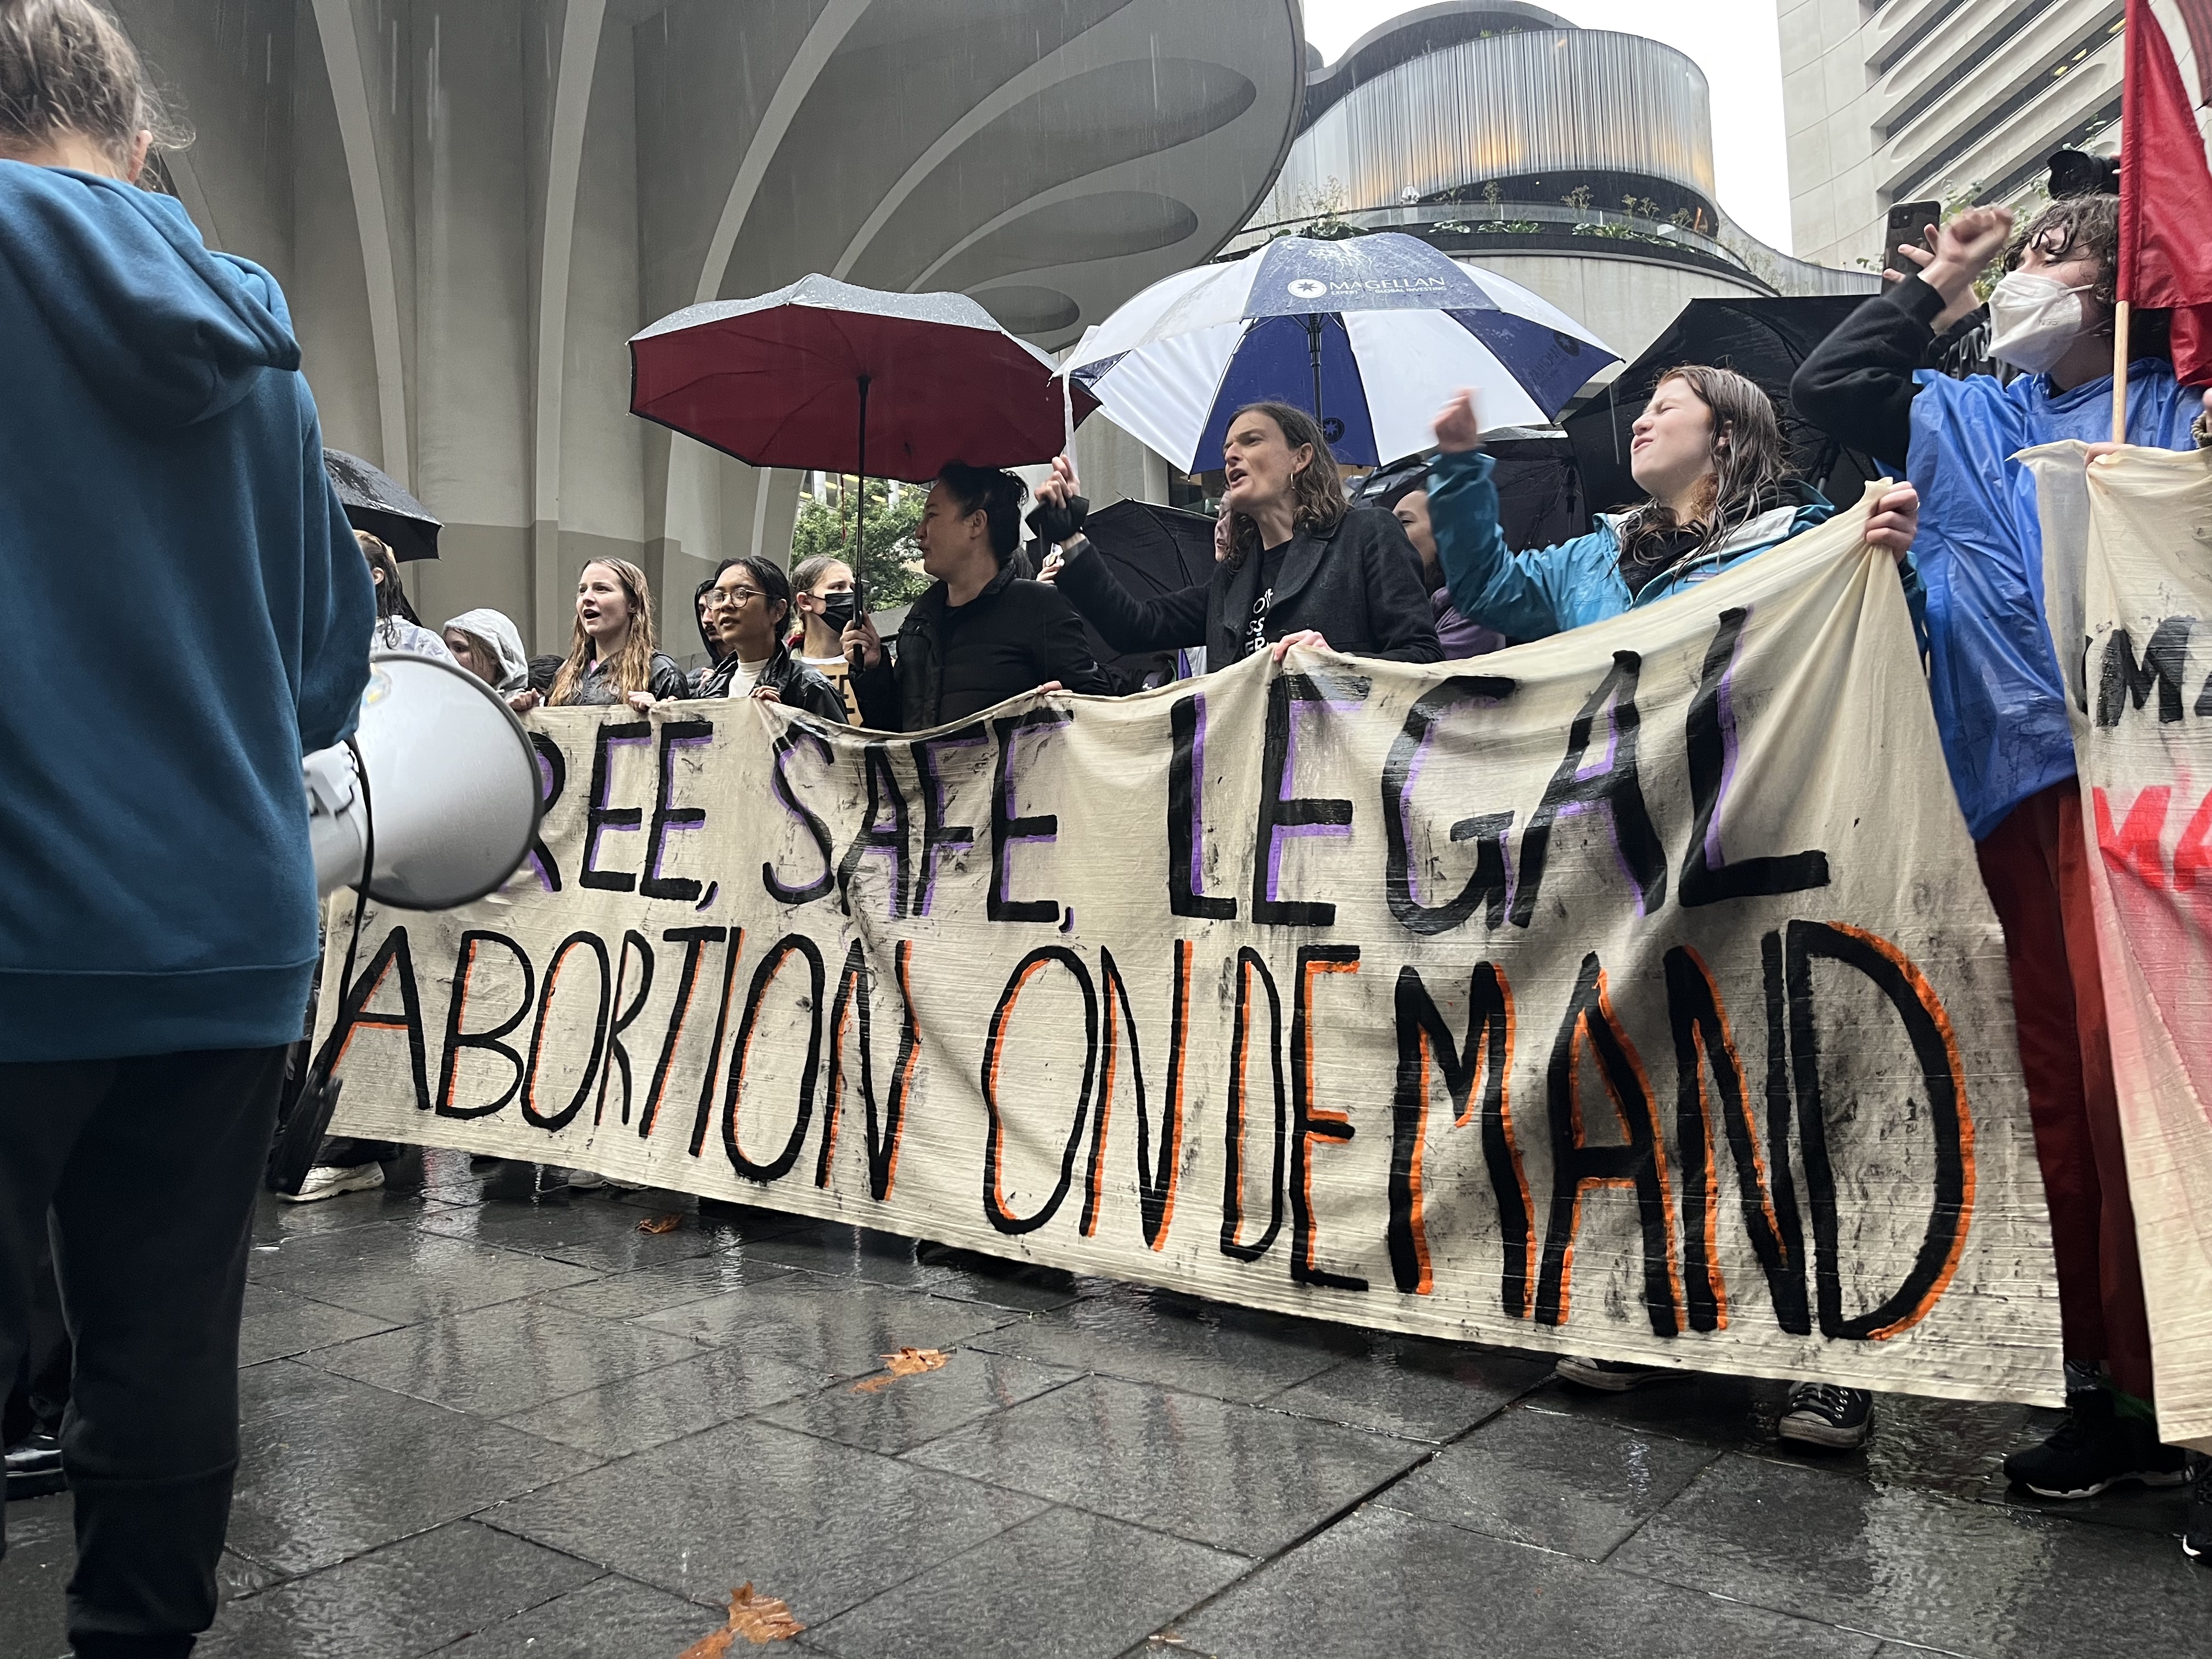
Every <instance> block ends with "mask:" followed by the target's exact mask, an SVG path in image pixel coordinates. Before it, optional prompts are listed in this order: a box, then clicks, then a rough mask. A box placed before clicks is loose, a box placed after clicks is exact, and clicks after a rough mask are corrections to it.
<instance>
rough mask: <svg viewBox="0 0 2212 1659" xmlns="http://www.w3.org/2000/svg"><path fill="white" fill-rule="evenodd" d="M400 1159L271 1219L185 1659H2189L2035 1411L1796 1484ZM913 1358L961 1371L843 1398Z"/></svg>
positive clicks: (49, 1651)
mask: <svg viewBox="0 0 2212 1659" xmlns="http://www.w3.org/2000/svg"><path fill="white" fill-rule="evenodd" d="M398 1170H399V1171H400V1174H399V1176H398V1180H397V1181H396V1182H395V1185H394V1186H393V1187H392V1188H386V1190H385V1191H383V1192H380V1193H367V1194H353V1195H350V1196H348V1197H344V1198H340V1199H337V1200H331V1201H330V1202H327V1203H323V1204H318V1205H313V1206H302V1207H296V1208H294V1207H288V1206H279V1205H276V1203H274V1202H273V1201H267V1202H265V1203H264V1211H263V1213H262V1216H261V1218H260V1221H259V1224H258V1230H257V1233H256V1237H255V1247H254V1253H253V1256H252V1284H251V1285H250V1286H249V1289H248V1291H247V1299H246V1326H245V1332H244V1337H243V1344H242V1351H241V1352H240V1363H241V1364H242V1365H243V1366H244V1368H245V1369H244V1370H243V1372H242V1373H241V1384H242V1389H241V1392H242V1395H243V1409H244V1419H245V1428H244V1439H245V1461H244V1465H243V1468H241V1470H240V1476H239V1482H238V1494H237V1502H236V1506H235V1509H234V1513H233V1516H232V1520H231V1529H230V1543H229V1548H228V1553H227V1554H226V1557H225V1573H224V1583H225V1593H226V1596H227V1598H228V1599H227V1604H226V1606H225V1607H224V1608H223V1611H222V1616H221V1617H220V1618H219V1619H218V1620H217V1621H216V1626H215V1629H214V1630H213V1632H210V1635H209V1637H208V1638H206V1639H205V1640H204V1642H203V1644H202V1645H201V1648H200V1652H201V1653H202V1654H204V1655H206V1656H209V1659H278V1656H283V1659H291V1656H321V1655H332V1656H337V1655H345V1656H349V1659H356V1656H370V1659H414V1656H418V1655H426V1654H433V1653H435V1654H441V1655H452V1656H460V1659H522V1656H530V1659H586V1656H591V1659H599V1656H614V1659H675V1656H677V1655H678V1653H680V1652H681V1651H682V1650H684V1648H685V1647H686V1646H687V1645H689V1644H691V1643H692V1642H694V1641H696V1640H697V1639H698V1638H700V1637H702V1636H704V1635H705V1634H707V1633H708V1632H711V1631H714V1630H715V1629H717V1628H719V1626H720V1620H721V1616H722V1608H723V1606H724V1604H725V1602H726V1599H727V1596H728V1593H729V1591H730V1589H731V1588H732V1586H734V1585H737V1584H741V1583H752V1584H754V1585H756V1586H757V1589H758V1592H759V1593H760V1594H762V1595H771V1596H777V1597H781V1598H782V1599H783V1600H784V1601H787V1602H788V1603H789V1605H790V1607H791V1610H792V1612H793V1615H794V1616H795V1617H796V1618H798V1619H799V1620H801V1621H802V1622H803V1623H804V1624H805V1626H806V1629H805V1634H804V1635H803V1636H801V1637H799V1638H796V1639H795V1640H793V1641H791V1642H788V1643H787V1644H781V1646H780V1647H775V1648H765V1649H762V1650H759V1651H763V1652H775V1651H783V1652H789V1653H793V1654H801V1653H804V1654H812V1655H830V1656H839V1659H878V1656H881V1659H908V1656H911V1659H923V1656H930V1659H934V1656H957V1659H1043V1656H1053V1659H1079V1656H1092V1655H1096V1656H1099V1659H1115V1656H1128V1659H1137V1656H1169V1655H1214V1656H1219V1659H1263V1656H1285V1659H1287V1656H1298V1659H1310V1656H1338V1655H1343V1656H1374V1659H1424V1656H1455V1659H1456V1656H1466V1655H1486V1654H1498V1655H1512V1656H1516V1659H1549V1656H1559V1659H1593V1656H1615V1655H1621V1656H1627V1655H1636V1656H1643V1655H1650V1656H1655V1659H1656V1656H1670V1659H1671V1656H1675V1655H1683V1654H1692V1655H1698V1656H1700V1659H1720V1656H1730V1655H1747V1656H1761V1659H1764V1656H1797V1655H1803V1656H1807V1659H1812V1656H1822V1659H1826V1656H1838V1659H1844V1656H1849V1659H1867V1656H1875V1655H1879V1656H1881V1659H1902V1656H1904V1655H1905V1654H1907V1653H1910V1652H1916V1651H1930V1650H1932V1651H1936V1652H1941V1653H1948V1654H1960V1655H1972V1656H1991V1659H1995V1656H2028V1655H2042V1654H2050V1655H2054V1656H2057V1655H2063V1656H2067V1659H2077V1656H2081V1655H2085V1654H2126V1655H2146V1656H2148V1655H2160V1656H2163V1655H2175V1656H2179V1655H2185V1654H2204V1653H2212V1572H2206V1571H2201V1570H2198V1569H2195V1568H2192V1567H2191V1566H2190V1565H2188V1564H2187V1563H2186V1562H2185V1560H2184V1559H2183V1557H2182V1555H2181V1553H2180V1550H2179V1547H2178V1545H2177V1543H2176V1541H2175V1534H2177V1533H2178V1531H2179V1525H2180V1504H2181V1499H2180V1498H2179V1495H2178V1494H2177V1493H2174V1492H2161V1493H2156V1494H2147V1495H2146V1494H2137V1495H2133V1496H2128V1497H2121V1498H2106V1499H2101V1500H2097V1501H2095V1502H2093V1503H2089V1504H2080V1505H2074V1506H2069V1507H2065V1508H2064V1509H2063V1510H2060V1509H2059V1508H2058V1507H2057V1506H2050V1507H2046V1508H2040V1509H2039V1508H2037V1507H2034V1506H2033V1505H2031V1504H2025V1503H2023V1502H2021V1501H2020V1500H2019V1499H2018V1498H2016V1497H2015V1496H2013V1495H2011V1494H2008V1492H2007V1491H2006V1489H2005V1488H2004V1486H2003V1485H2002V1480H2000V1479H1999V1478H1998V1476H1997V1475H1996V1464H1997V1460H1998V1459H1999V1458H2000V1457H2001V1456H2002V1455H2003V1454H2004V1453H2005V1452H2007V1451H2008V1450H2010V1449H2013V1448H2014V1447H2015V1446H2018V1445H2021V1444H2026V1443H2032V1442H2033V1441H2034V1440H2036V1439H2038V1438H2040V1437H2041V1436H2042V1435H2043V1434H2044V1433H2045V1432H2047V1431H2048V1430H2049V1428H2050V1426H2051V1424H2052V1423H2053V1422H2055V1420H2056V1419H2055V1416H2054V1414H2052V1413H2042V1412H2033V1411H2029V1410H2027V1409H2025V1408H2021V1407H1972V1406H1960V1405H1953V1404H1941V1403H1936V1402H1933V1401H1917V1400H1911V1399H1902V1398H1893V1399H1889V1400H1886V1401H1884V1402H1883V1403H1882V1407H1881V1417H1880V1419H1879V1424H1878V1427H1877V1431H1876V1435H1875V1440H1874V1442H1873V1443H1872V1445H1871V1446H1870V1447H1869V1449H1868V1450H1867V1451H1866V1452H1865V1453H1864V1454H1863V1455H1853V1456H1850V1457H1846V1458H1840V1459H1836V1458H1832V1459H1822V1460H1814V1459H1813V1458H1809V1457H1804V1458H1801V1457H1797V1456H1794V1455H1790V1454H1789V1453H1786V1452H1784V1451H1782V1450H1780V1449H1778V1446H1777V1444H1776V1443H1775V1441H1774V1437H1773V1425H1774V1419H1775V1417H1776V1414H1777V1413H1778V1409H1779V1407H1780V1403H1781V1398H1782V1393H1783V1390H1782V1388H1781V1386H1780V1385H1778V1384H1772V1383H1747V1382H1743V1381H1740V1380H1733V1379H1727V1378H1717V1377H1708V1378H1701V1379H1689V1380H1685V1381H1683V1382H1680V1383H1668V1384H1664V1385H1660V1386H1656V1387H1654V1388H1651V1389H1646V1390H1644V1391H1642V1392H1640V1393H1637V1394H1632V1395H1620V1396H1606V1397H1597V1396H1592V1395H1583V1394H1579V1393H1577V1391H1575V1390H1572V1389H1567V1388H1565V1387H1563V1386H1562V1385H1560V1384H1559V1383H1555V1382H1552V1381H1550V1380H1548V1379H1549V1375H1550V1365H1549V1363H1548V1362H1547V1361H1545V1360H1543V1359H1541V1358H1535V1357H1532V1356H1528V1355H1522V1354H1516V1353H1511V1352H1504V1351H1500V1350H1495V1349H1484V1348H1475V1347H1468V1346H1456V1345H1452V1344H1446V1343H1437V1342H1429V1341H1423V1340H1411V1339H1407V1338H1403V1337H1395V1336H1390V1335H1387V1334H1376V1333H1368V1332H1362V1331H1355V1330H1349V1329H1346V1328H1340V1327H1330V1326H1322V1325H1312V1324H1306V1323H1303V1322H1298V1321H1296V1320H1291V1319H1285V1318H1282V1317H1279V1316H1273V1315H1264V1314H1256V1313H1252V1312H1249V1311H1246V1310H1237V1309H1232V1308H1226V1307H1223V1306H1219V1305H1218V1304H1209V1303H1202V1302H1198V1301H1194V1300H1192V1299H1189V1298H1187V1297H1178V1296H1174V1295H1171V1294H1168V1293H1165V1292H1159V1291H1141V1290H1138V1289H1136V1288H1133V1287H1131V1286H1127V1285H1116V1284H1114V1283H1111V1282H1109V1281H1106V1280H1103V1279H1067V1278H1066V1277H1065V1276H1061V1275H1054V1274H1049V1273H1038V1272H1035V1271H1032V1270H1024V1269H1017V1268H1013V1267H1009V1266H1004V1265H997V1264H991V1263H987V1262H985V1261H981V1260H978V1259H975V1258H968V1257H957V1258H954V1259H953V1260H951V1261H941V1260H936V1259H932V1260H928V1261H918V1260H917V1258H916V1252H915V1246H914V1245H913V1243H911V1242H910V1241H907V1240H902V1239H897V1238H892V1237H887V1236H884V1235H880V1234H870V1233H865V1232H859V1231H854V1230H853V1229H851V1228H847V1227H838V1226H825V1225H819V1224H817V1223H814V1222H811V1221H807V1220H805V1219H802V1218H795V1217H786V1216H780V1215H776V1214H774V1213H771V1212H766V1211H750V1210H748V1211H742V1212H737V1214H736V1218H733V1219H732V1218H713V1219H708V1220H705V1221H702V1218H701V1217H700V1216H699V1215H698V1214H697V1213H696V1206H693V1205H692V1204H691V1202H690V1200H681V1199H671V1197H670V1195H668V1194H652V1193H641V1194H611V1193H608V1194H597V1193H595V1194H574V1195H573V1196H558V1197H552V1198H547V1199H543V1200H538V1201H536V1202H513V1201H495V1202H487V1201H485V1199H484V1194H483V1191H482V1188H481V1184H480V1182H477V1181H476V1180H475V1179H473V1178H471V1175H470V1173H469V1169H468V1164H467V1160H466V1159H465V1158H463V1157H461V1156H460V1155H459V1154H458V1153H451V1152H431V1153H429V1154H428V1155H427V1158H426V1159H410V1162H409V1163H408V1164H402V1165H400V1166H398ZM401 1183H404V1185H405V1187H406V1189H405V1190H402V1189H400V1187H401ZM676 1206H684V1207H685V1209H686V1213H685V1214H684V1218H683V1222H682V1225H680V1226H679V1227H678V1228H677V1229H676V1230H674V1231H669V1232H665V1233H659V1234H653V1233H647V1232H642V1231H639V1228H638V1223H639V1222H640V1220H641V1219H644V1218H648V1217H649V1216H651V1215H653V1214H654V1213H657V1212H664V1211H666V1210H668V1209H671V1208H673V1207H676ZM924 1254H925V1255H930V1256H932V1257H934V1254H935V1253H931V1252H925V1253H924ZM901 1347H918V1348H939V1349H942V1350H945V1352H947V1353H948V1354H949V1355H950V1356H951V1358H950V1360H949V1362H948V1363H947V1364H945V1367H944V1368H943V1369H942V1370H936V1371H933V1372H929V1373H927V1374H924V1375H921V1376H908V1377H902V1378H900V1379H898V1380H896V1381H893V1382H891V1383H888V1384H887V1385H886V1386H884V1387H882V1388H880V1389H875V1390H873V1391H867V1392H855V1391H854V1383H856V1382H858V1381H860V1380H861V1379H863V1378H864V1377H866V1376H868V1375H870V1374H871V1373H875V1372H878V1371H879V1370H880V1368H881V1365H882V1357H883V1356H884V1355H885V1354H887V1353H890V1352H894V1351H896V1350H897V1349H899V1348H901ZM8 1527H9V1553H8V1555H7V1558H6V1559H5V1561H4V1563H0V1655H6V1656H9V1659H62V1656H65V1654H66V1644H65V1642H64V1638H63V1634H62V1616H61V1587H62V1583H63V1582H64V1579H65V1578H66V1577H67V1575H68V1571H69V1565H70V1521H69V1500H68V1498H66V1497H65V1496H64V1497H59V1498H45V1499H39V1500H34V1501H31V1502H23V1503H16V1504H9V1506H8ZM737 1650H738V1651H751V1650H750V1649H749V1648H747V1647H746V1645H745V1644H744V1643H743V1642H742V1641H740V1642H739V1643H738V1644H737Z"/></svg>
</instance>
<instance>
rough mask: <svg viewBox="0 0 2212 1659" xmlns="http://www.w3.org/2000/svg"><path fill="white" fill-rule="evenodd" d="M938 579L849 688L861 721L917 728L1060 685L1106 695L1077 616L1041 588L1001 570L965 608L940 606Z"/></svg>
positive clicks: (1108, 685)
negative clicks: (886, 649) (1052, 684)
mask: <svg viewBox="0 0 2212 1659" xmlns="http://www.w3.org/2000/svg"><path fill="white" fill-rule="evenodd" d="M1048 680H1058V681H1059V682H1060V684H1062V685H1064V686H1066V688H1067V689H1068V690H1071V691H1081V692H1085V693H1089V694H1091V695H1092V696H1111V695H1112V694H1113V690H1114V684H1113V682H1112V681H1111V680H1109V678H1107V677H1106V671H1105V670H1103V669H1102V668H1101V667H1099V665H1097V662H1095V661H1093V660H1092V659H1091V647H1090V646H1089V645H1088V644H1087V643H1086V642H1085V640H1084V637H1083V623H1082V619H1081V618H1080V617H1077V615H1076V614H1075V612H1074V611H1073V610H1072V609H1070V608H1069V606H1068V603H1067V601H1066V599H1063V598H1062V597H1061V596H1060V593H1059V592H1056V591H1055V590H1054V588H1053V587H1052V586H1050V585H1049V584H1048V583H1045V582H1037V581H1030V580H1027V579H1026V578H1024V577H1019V576H1017V575H1016V574H1014V567H1012V565H1009V566H1007V567H1006V568H1004V569H1002V570H1000V572H999V574H997V575H996V576H995V577H994V578H993V579H992V580H991V585H990V586H987V587H986V588H985V589H984V590H983V591H982V592H981V593H978V594H977V595H976V596H975V598H974V599H970V600H969V601H968V603H967V604H965V605H957V606H952V605H946V604H945V584H944V583H943V582H938V583H936V584H935V585H933V586H932V587H931V588H930V590H929V592H927V593H925V594H923V595H922V596H921V598H920V599H916V600H915V602H914V605H913V608H912V609H910V610H909V611H908V612H907V613H906V621H905V622H904V623H901V624H900V627H899V631H898V634H897V636H896V638H895V639H894V640H893V641H891V649H890V653H887V655H886V656H885V657H884V659H883V660H880V661H878V663H877V664H876V665H874V666H873V667H872V668H864V669H862V670H861V671H860V675H859V676H858V678H856V679H855V680H854V692H855V694H856V695H857V696H858V697H859V699H860V718H861V720H862V721H863V722H864V723H865V724H866V725H869V726H874V727H875V728H877V729H878V731H885V732H920V731H923V730H925V729H927V727H929V726H944V725H946V724H949V723H950V722H951V721H953V720H966V719H967V718H968V717H969V715H970V714H977V713H980V712H981V710H983V709H986V708H990V707H991V706H992V705H993V704H994V703H1000V702H1005V701H1006V699H1007V698H1008V697H1013V696H1020V695H1021V694H1022V693H1023V692H1024V691H1033V690H1036V688H1037V687H1038V686H1040V685H1042V684H1045V683H1046V682H1047V681H1048Z"/></svg>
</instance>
